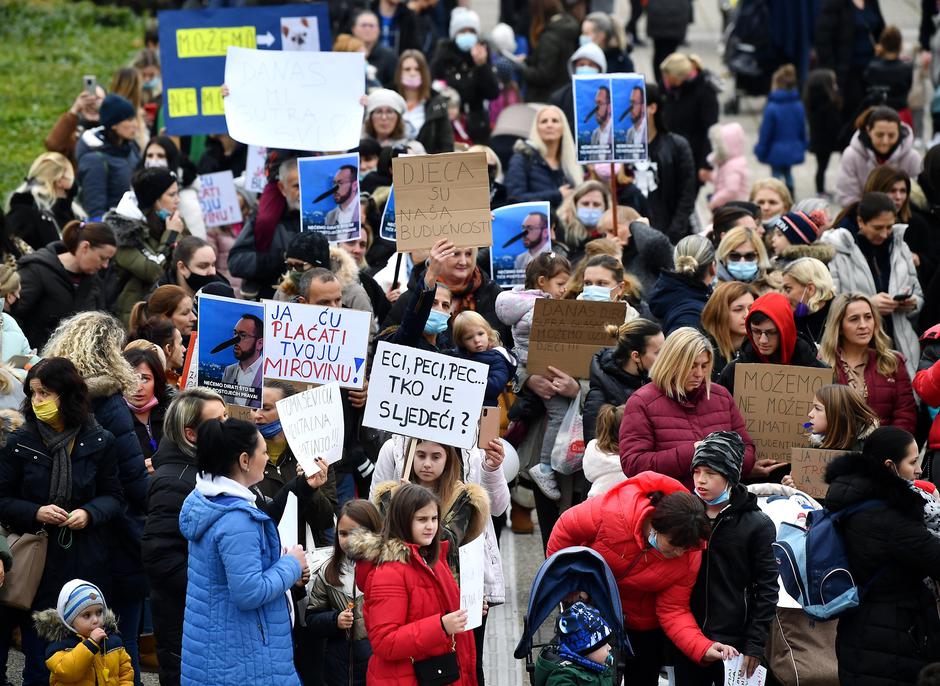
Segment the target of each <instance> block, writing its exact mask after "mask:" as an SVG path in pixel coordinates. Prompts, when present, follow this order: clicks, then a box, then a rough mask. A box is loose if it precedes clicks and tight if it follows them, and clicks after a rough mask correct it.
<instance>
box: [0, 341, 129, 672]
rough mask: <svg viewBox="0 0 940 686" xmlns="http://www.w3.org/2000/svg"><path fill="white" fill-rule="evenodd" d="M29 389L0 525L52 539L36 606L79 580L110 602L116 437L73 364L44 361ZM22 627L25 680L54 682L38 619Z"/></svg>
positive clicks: (1, 497) (6, 451) (0, 459)
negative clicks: (100, 418)
mask: <svg viewBox="0 0 940 686" xmlns="http://www.w3.org/2000/svg"><path fill="white" fill-rule="evenodd" d="M24 390H25V393H26V402H25V403H24V404H23V414H24V415H25V417H26V423H25V424H24V425H23V427H22V428H20V429H18V430H17V431H15V432H14V433H13V434H11V435H10V438H9V439H8V441H7V443H6V445H5V446H4V447H3V449H2V450H0V521H3V522H4V523H5V524H6V525H8V526H9V527H10V529H11V530H12V531H15V532H18V533H35V532H36V531H37V530H38V529H42V530H44V531H45V532H46V533H47V534H48V540H49V543H48V550H47V553H46V564H45V567H44V568H43V572H42V578H41V580H40V582H39V590H38V591H37V593H36V597H35V598H34V600H33V605H32V609H33V610H43V609H46V608H49V607H55V605H56V601H57V599H58V595H59V590H60V589H61V588H62V586H63V584H65V582H67V581H69V580H71V579H74V578H81V579H85V580H87V581H90V582H91V583H93V584H95V585H97V586H98V587H99V588H101V589H102V592H103V593H105V594H106V597H108V598H109V599H110V597H111V596H110V591H111V589H112V577H113V569H112V567H111V560H112V554H111V551H112V549H113V548H114V546H115V543H116V541H115V533H114V531H115V524H114V522H115V520H119V519H120V518H121V513H122V509H123V503H122V495H121V482H120V479H119V476H118V447H117V445H116V443H115V440H114V436H113V435H112V434H111V433H110V432H108V431H106V430H105V429H103V428H102V427H101V426H100V425H99V424H98V422H96V421H95V418H94V416H93V415H92V414H91V407H90V399H89V397H88V387H87V386H86V385H85V382H84V381H83V380H82V377H81V375H80V374H79V373H78V370H77V369H76V368H75V365H73V364H72V363H71V362H70V361H69V360H67V359H65V358H62V357H53V358H47V359H44V360H41V361H39V362H38V363H36V365H35V366H34V367H33V368H32V369H30V370H29V373H28V374H27V375H26V381H25V386H24ZM64 463H68V464H69V467H65V466H63V465H64ZM54 475H59V478H58V479H56V480H55V481H53V476H54ZM20 629H21V631H22V637H23V652H24V654H25V656H26V666H25V668H24V679H23V683H24V684H27V685H28V686H39V684H48V683H49V670H48V669H46V665H45V658H46V655H45V649H46V645H45V642H44V641H42V640H41V639H40V638H39V637H38V636H37V634H36V631H35V629H34V628H33V626H32V622H29V621H23V622H22V623H21V625H20Z"/></svg>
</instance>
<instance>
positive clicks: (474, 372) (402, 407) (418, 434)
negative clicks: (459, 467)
mask: <svg viewBox="0 0 940 686" xmlns="http://www.w3.org/2000/svg"><path fill="white" fill-rule="evenodd" d="M488 373H489V367H487V366H486V365H485V364H480V363H479V362H471V361H469V360H462V359H460V358H458V357H451V356H450V355H440V354H438V353H430V352H425V351H423V350H419V349H418V348H409V347H407V346H404V345H395V344H393V343H387V342H385V341H382V342H380V343H379V346H378V349H377V350H376V353H375V359H374V360H373V362H372V376H371V377H370V379H369V397H368V400H367V401H366V409H365V413H364V415H363V417H362V423H363V425H364V426H371V427H372V428H374V429H383V430H385V431H390V432H392V433H396V434H402V435H404V436H410V437H412V438H420V439H424V440H428V441H435V442H437V443H442V444H444V445H452V446H455V447H458V448H468V449H469V448H472V447H473V446H474V445H475V444H476V434H477V421H478V420H479V418H480V409H481V408H482V407H483V393H484V391H485V390H486V377H487V374H488Z"/></svg>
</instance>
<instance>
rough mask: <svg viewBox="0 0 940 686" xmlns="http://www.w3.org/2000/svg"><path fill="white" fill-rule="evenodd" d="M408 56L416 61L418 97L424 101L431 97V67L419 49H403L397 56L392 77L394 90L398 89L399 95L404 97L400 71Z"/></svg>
mask: <svg viewBox="0 0 940 686" xmlns="http://www.w3.org/2000/svg"><path fill="white" fill-rule="evenodd" d="M409 57H410V58H411V59H413V60H414V61H415V62H417V63H418V71H419V72H421V88H420V89H419V90H418V97H419V99H420V100H421V101H422V102H424V101H425V100H428V99H429V98H430V97H431V68H430V67H428V60H427V58H426V57H425V56H424V53H422V52H421V51H420V50H405V51H404V52H402V54H401V55H400V56H399V58H398V64H397V65H396V66H395V77H394V79H393V83H394V84H395V90H397V91H398V94H399V95H401V96H402V97H405V87H404V86H403V85H402V84H401V72H402V68H403V66H404V64H405V60H407V59H408V58H409Z"/></svg>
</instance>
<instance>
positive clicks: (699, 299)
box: [649, 235, 718, 336]
mask: <svg viewBox="0 0 940 686" xmlns="http://www.w3.org/2000/svg"><path fill="white" fill-rule="evenodd" d="M673 260H674V262H675V269H674V270H673V271H671V272H663V273H662V274H660V275H659V279H658V280H657V281H656V285H655V286H653V290H652V291H651V292H650V295H649V305H650V310H651V311H652V313H653V315H655V316H656V318H657V319H659V321H660V322H662V325H663V330H664V331H665V333H666V335H667V336H668V335H669V334H671V333H672V332H673V331H675V330H676V329H678V328H680V327H683V326H691V327H693V328H698V327H699V325H700V323H701V322H700V320H701V317H702V310H703V309H704V307H705V303H707V302H708V298H709V296H710V295H711V293H712V283H713V282H714V281H715V279H716V277H717V275H718V268H717V266H716V263H715V247H714V246H713V245H712V243H711V241H709V240H708V239H707V238H705V237H704V236H697V235H695V236H686V237H685V238H683V239H682V240H681V241H679V242H678V243H677V244H676V247H675V250H674V251H673Z"/></svg>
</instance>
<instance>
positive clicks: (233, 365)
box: [197, 293, 264, 408]
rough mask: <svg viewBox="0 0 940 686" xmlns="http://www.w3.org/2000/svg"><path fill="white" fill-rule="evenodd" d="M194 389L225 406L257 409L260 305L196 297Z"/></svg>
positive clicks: (261, 350)
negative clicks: (213, 396) (208, 392)
mask: <svg viewBox="0 0 940 686" xmlns="http://www.w3.org/2000/svg"><path fill="white" fill-rule="evenodd" d="M197 345H198V358H199V363H198V364H199V368H198V369H199V371H198V377H197V382H198V385H200V386H203V387H204V388H208V389H210V390H213V391H215V392H216V393H218V394H220V395H221V396H222V398H223V399H224V400H225V402H226V403H227V404H229V405H241V406H243V407H251V408H254V407H261V388H262V385H263V384H262V380H263V374H264V305H263V304H261V303H257V302H249V301H247V300H235V299H234V298H223V297H221V296H216V295H208V294H205V293H203V294H202V295H200V296H199V339H198V342H197Z"/></svg>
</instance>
